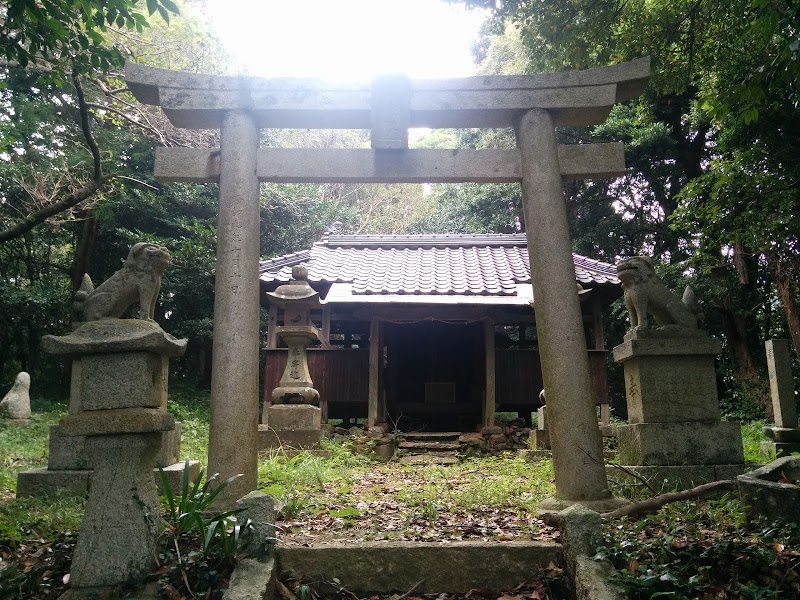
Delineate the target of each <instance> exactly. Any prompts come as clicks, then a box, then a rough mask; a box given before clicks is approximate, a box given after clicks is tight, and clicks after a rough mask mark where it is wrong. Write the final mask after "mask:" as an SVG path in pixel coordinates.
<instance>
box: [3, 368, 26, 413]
mask: <svg viewBox="0 0 800 600" xmlns="http://www.w3.org/2000/svg"><path fill="white" fill-rule="evenodd" d="M30 389H31V376H30V375H28V374H27V373H26V372H25V371H20V372H19V373H17V376H16V378H15V379H14V385H13V386H12V387H11V389H10V390H9V391H8V393H7V394H6V395H5V396H3V399H2V400H0V417H6V418H9V419H16V420H23V419H30V418H31V396H30Z"/></svg>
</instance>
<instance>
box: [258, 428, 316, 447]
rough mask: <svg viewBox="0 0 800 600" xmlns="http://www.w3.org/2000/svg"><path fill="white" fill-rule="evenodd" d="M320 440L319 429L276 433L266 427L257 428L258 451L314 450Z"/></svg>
mask: <svg viewBox="0 0 800 600" xmlns="http://www.w3.org/2000/svg"><path fill="white" fill-rule="evenodd" d="M320 440H322V430H321V429H298V430H295V431H288V430H282V431H276V430H274V429H272V428H271V427H267V426H266V425H259V427H258V449H259V450H271V449H274V448H283V447H288V448H298V449H303V450H305V449H308V448H316V447H318V446H319V442H320Z"/></svg>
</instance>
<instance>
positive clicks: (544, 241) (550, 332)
mask: <svg viewBox="0 0 800 600" xmlns="http://www.w3.org/2000/svg"><path fill="white" fill-rule="evenodd" d="M514 129H515V132H516V137H517V146H518V147H519V150H520V158H521V163H522V202H523V212H524V215H525V231H526V235H527V238H528V253H529V257H530V265H531V284H532V285H533V298H534V300H533V301H534V310H535V312H536V330H537V334H538V337H539V356H540V360H541V365H542V378H543V382H544V388H545V390H546V391H547V419H548V424H549V429H550V444H551V448H552V450H553V469H554V471H555V479H556V498H553V499H548V500H545V502H544V503H543V504H542V505H541V506H540V508H542V509H544V510H548V509H560V508H564V507H565V506H567V505H569V504H572V503H580V504H584V505H586V506H588V507H589V508H593V509H596V510H608V509H610V508H611V507H613V506H618V505H619V503H621V502H623V501H621V500H617V499H614V498H612V495H611V492H610V490H609V489H608V480H607V478H606V472H605V465H604V463H603V440H602V435H601V434H600V429H599V427H598V426H597V415H596V414H595V406H594V400H593V397H592V382H591V376H590V371H589V359H588V352H587V348H586V338H585V337H584V332H583V319H582V317H581V309H580V304H579V300H578V290H577V287H576V285H575V265H574V262H573V258H572V247H571V242H570V234H569V224H568V222H567V207H566V203H565V201H564V190H563V187H562V182H561V169H560V166H559V161H558V146H557V144H556V134H555V127H554V125H553V120H552V118H551V116H550V114H549V113H548V112H547V111H546V110H542V109H533V110H529V111H528V112H526V113H524V114H522V115H521V116H520V117H519V118H517V119H516V120H515V123H514Z"/></svg>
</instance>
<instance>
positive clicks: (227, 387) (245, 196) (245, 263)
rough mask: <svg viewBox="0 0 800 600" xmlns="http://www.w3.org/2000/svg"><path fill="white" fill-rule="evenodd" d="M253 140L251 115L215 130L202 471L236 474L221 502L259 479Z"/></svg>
mask: <svg viewBox="0 0 800 600" xmlns="http://www.w3.org/2000/svg"><path fill="white" fill-rule="evenodd" d="M258 145H259V128H258V124H257V123H256V120H255V119H254V118H253V116H252V115H251V114H249V113H248V112H246V111H229V112H227V113H226V114H225V116H224V117H223V120H222V127H221V130H220V150H221V152H220V174H219V217H218V219H217V268H216V276H215V280H214V295H215V298H214V341H213V356H212V370H211V415H210V416H211V423H210V428H209V434H208V472H209V473H220V474H221V475H222V477H223V478H227V477H229V476H230V475H233V474H241V475H242V476H241V477H240V478H239V479H237V480H235V481H234V482H233V483H232V484H231V485H229V486H228V487H227V488H226V489H225V490H224V492H223V501H225V500H228V501H231V500H235V499H236V498H240V497H241V496H244V495H245V494H246V493H248V492H250V491H252V490H254V489H256V484H257V480H258V336H259V297H258V295H259V280H258V261H259V249H260V232H259V227H260V226H259V222H260V208H259V206H260V205H259V182H258V177H257V175H256V166H257V162H258ZM233 357H235V359H233ZM232 440H235V442H234V443H232Z"/></svg>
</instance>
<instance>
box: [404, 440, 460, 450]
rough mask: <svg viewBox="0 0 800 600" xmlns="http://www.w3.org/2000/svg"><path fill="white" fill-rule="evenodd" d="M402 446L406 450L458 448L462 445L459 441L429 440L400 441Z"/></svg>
mask: <svg viewBox="0 0 800 600" xmlns="http://www.w3.org/2000/svg"><path fill="white" fill-rule="evenodd" d="M400 448H403V449H406V450H428V451H431V450H434V451H435V450H458V449H459V448H460V445H459V443H458V442H439V441H435V440H434V441H429V442H406V441H403V442H400Z"/></svg>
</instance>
